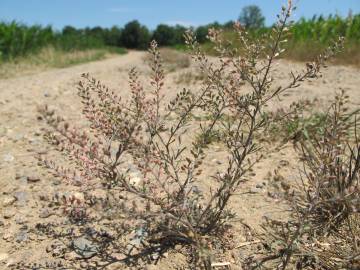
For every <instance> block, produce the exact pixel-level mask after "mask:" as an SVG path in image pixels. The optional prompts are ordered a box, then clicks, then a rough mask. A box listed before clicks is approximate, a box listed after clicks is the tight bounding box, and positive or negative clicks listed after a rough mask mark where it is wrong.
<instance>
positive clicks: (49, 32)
mask: <svg viewBox="0 0 360 270" xmlns="http://www.w3.org/2000/svg"><path fill="white" fill-rule="evenodd" d="M238 20H239V21H240V22H241V24H242V25H243V26H244V27H246V28H247V29H248V30H249V31H250V32H252V33H254V35H255V36H256V35H259V34H261V33H266V32H267V31H269V30H270V28H268V27H265V18H264V16H263V15H262V13H261V10H260V8H259V7H257V6H255V5H251V6H247V7H244V8H243V10H242V11H241V13H240V16H239V18H238ZM233 23H234V21H229V22H227V23H224V24H220V23H218V22H214V23H211V24H208V25H202V26H198V27H196V28H192V29H193V31H194V32H195V34H196V37H197V40H198V41H199V42H200V43H204V42H206V41H207V38H206V36H207V33H208V30H209V28H222V29H225V31H226V29H229V28H232V25H233ZM186 29H187V28H185V27H184V26H181V25H175V26H170V25H166V24H160V25H158V26H157V27H156V29H155V30H153V31H150V30H149V29H148V28H147V27H146V26H145V25H142V24H140V23H139V22H138V21H136V20H134V21H131V22H129V23H127V24H126V25H125V26H124V27H118V26H113V27H111V28H103V27H99V26H97V27H92V28H90V27H86V28H82V29H78V28H75V27H72V26H65V27H64V28H63V29H62V30H61V31H55V30H54V29H52V28H51V27H50V26H46V27H43V26H39V25H34V26H27V25H24V24H20V23H17V22H11V23H5V22H0V59H1V58H2V59H6V58H12V57H17V56H21V55H25V54H27V53H31V52H34V51H35V50H38V49H39V48H42V47H44V46H49V45H51V46H54V47H55V48H57V49H61V50H65V51H69V50H84V49H91V48H100V47H125V48H129V49H146V48H147V47H148V45H149V42H150V40H152V39H155V40H157V42H158V43H159V44H160V46H175V45H179V44H184V39H183V35H184V32H185V31H186ZM292 31H293V33H292V34H293V41H295V42H298V41H306V40H308V39H315V40H316V39H319V40H320V41H321V42H325V41H328V40H329V39H331V38H333V37H337V36H345V37H347V39H352V40H354V39H355V40H356V42H358V41H360V34H359V33H360V15H354V16H351V17H350V16H349V17H348V18H341V17H339V16H335V17H332V16H330V17H328V18H323V17H321V16H320V17H314V18H313V19H310V20H305V19H301V20H300V21H299V22H297V23H296V24H295V26H294V27H293V30H292Z"/></svg>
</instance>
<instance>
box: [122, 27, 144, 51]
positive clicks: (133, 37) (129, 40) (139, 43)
mask: <svg viewBox="0 0 360 270" xmlns="http://www.w3.org/2000/svg"><path fill="white" fill-rule="evenodd" d="M121 41H122V44H123V45H124V46H125V47H126V48H131V49H146V48H147V47H148V45H149V42H150V33H149V30H148V29H147V28H146V26H143V25H141V24H140V23H139V22H138V21H137V20H135V21H131V22H129V23H127V24H126V25H125V27H124V30H123V32H122V34H121Z"/></svg>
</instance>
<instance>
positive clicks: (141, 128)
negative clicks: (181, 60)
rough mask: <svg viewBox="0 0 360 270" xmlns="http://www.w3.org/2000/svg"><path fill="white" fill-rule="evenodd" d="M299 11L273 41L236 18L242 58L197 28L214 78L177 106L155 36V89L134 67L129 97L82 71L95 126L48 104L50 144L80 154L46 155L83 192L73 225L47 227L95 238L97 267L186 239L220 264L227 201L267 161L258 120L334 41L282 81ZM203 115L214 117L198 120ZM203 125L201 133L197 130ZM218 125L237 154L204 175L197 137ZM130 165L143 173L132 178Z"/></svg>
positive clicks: (226, 241) (227, 236) (195, 253)
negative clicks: (282, 58)
mask: <svg viewBox="0 0 360 270" xmlns="http://www.w3.org/2000/svg"><path fill="white" fill-rule="evenodd" d="M292 10H293V4H292V2H291V1H289V2H288V6H287V7H284V8H283V9H282V12H281V14H280V15H279V20H278V22H277V24H276V26H275V27H274V29H273V31H272V33H271V35H270V36H269V37H268V40H269V42H268V44H262V43H260V42H256V41H253V39H252V38H249V37H248V34H247V33H246V31H245V30H244V29H243V28H242V27H241V25H240V24H239V23H237V24H235V26H234V28H235V31H236V32H237V34H238V37H239V40H240V42H241V44H242V46H243V51H244V52H245V54H244V55H242V56H241V57H239V56H238V53H237V49H236V48H232V47H231V44H227V43H226V42H225V41H224V40H222V39H221V32H220V31H218V30H214V29H212V30H210V31H209V39H210V40H211V41H212V42H213V43H214V46H215V49H216V50H217V51H218V52H219V57H218V58H217V59H216V60H215V61H213V60H210V59H208V58H207V57H206V55H205V54H204V53H203V52H202V51H201V49H200V46H199V44H198V42H197V41H196V38H195V37H194V36H193V35H192V34H191V33H190V32H188V33H187V34H186V36H185V38H186V42H187V44H188V46H189V47H190V49H191V51H192V58H193V59H194V60H195V61H196V62H197V64H198V66H199V68H200V70H201V73H202V74H205V79H204V80H203V82H202V86H201V88H200V89H199V90H197V91H190V90H188V89H184V90H182V91H181V92H179V93H178V94H177V96H176V98H174V99H173V100H172V101H171V102H170V103H169V104H166V103H165V100H164V94H165V93H166V91H165V85H164V72H163V66H162V60H161V56H160V53H159V51H158V48H157V44H156V42H152V43H151V45H150V50H149V52H150V57H151V60H152V61H151V63H152V64H151V70H152V75H151V78H150V79H149V89H147V87H148V86H146V87H145V86H144V85H143V84H142V83H141V81H140V79H139V75H138V73H137V71H136V70H135V69H132V70H131V72H130V74H129V82H130V88H131V97H130V99H129V100H123V99H122V98H121V97H120V96H119V95H118V94H116V93H115V92H113V91H111V90H109V89H108V88H107V87H106V86H104V85H102V84H101V83H100V82H99V81H97V80H96V79H94V78H92V77H91V76H90V75H88V74H84V75H83V81H82V82H80V84H79V87H78V89H79V92H78V93H79V97H80V98H81V100H82V102H83V113H84V115H85V116H86V117H87V119H88V121H89V122H90V124H91V128H90V131H89V132H87V131H80V130H78V129H76V128H75V127H73V126H72V125H71V123H68V122H66V121H65V120H63V119H62V118H61V117H56V116H55V115H54V114H53V113H49V112H47V111H46V110H45V111H44V113H43V114H44V117H45V119H47V122H48V123H49V124H50V125H51V126H52V127H53V131H51V132H49V134H48V136H47V137H48V139H49V141H50V142H52V143H54V144H55V145H57V147H58V149H59V150H60V151H61V152H63V153H65V154H66V155H67V156H69V157H70V160H71V161H73V163H72V165H68V166H64V167H62V166H59V165H58V164H57V163H56V162H52V161H50V160H48V159H47V158H42V161H43V164H45V165H46V166H47V167H48V168H51V169H52V170H53V171H54V172H55V174H56V175H57V176H59V177H62V178H64V179H65V180H67V181H68V182H69V183H73V184H75V185H77V186H80V188H81V190H82V193H83V194H84V196H83V198H79V197H76V198H75V197H68V198H65V197H64V198H63V201H64V202H65V204H66V209H67V213H68V214H69V216H70V217H71V220H72V221H73V222H74V224H72V225H71V224H70V225H68V226H70V228H71V229H69V230H66V233H64V232H60V233H59V228H60V226H57V227H56V228H54V226H50V225H49V226H45V225H41V226H39V229H42V230H43V231H44V232H46V233H48V234H53V235H56V236H57V237H58V238H59V237H62V238H66V239H68V240H69V241H70V242H68V246H69V247H74V246H76V245H77V244H76V243H77V242H76V241H75V242H74V238H75V237H79V236H80V235H81V236H83V237H86V238H87V240H88V241H91V242H92V243H95V244H96V250H97V252H95V253H93V255H94V256H97V258H98V259H97V260H96V263H97V264H98V265H101V263H103V264H102V265H103V266H104V265H105V266H106V265H108V264H111V263H114V262H115V261H123V262H124V263H127V264H135V265H139V261H141V260H142V261H151V260H154V258H158V259H159V258H161V256H162V255H163V254H164V253H165V252H166V251H168V250H169V249H173V248H174V247H175V246H179V245H180V246H184V247H187V248H188V250H190V251H191V252H190V253H189V254H191V255H190V258H191V260H192V262H193V263H194V264H196V265H199V267H200V266H201V267H203V268H204V269H211V268H212V263H213V260H214V257H213V256H214V255H215V254H216V251H217V250H221V251H223V250H226V249H227V248H231V247H230V246H229V245H231V237H232V235H231V227H230V224H231V223H230V221H231V219H232V218H233V217H234V216H235V213H234V212H233V211H232V210H231V209H230V207H229V201H230V199H231V197H232V195H233V194H234V193H235V192H236V191H237V190H238V189H239V188H241V185H242V183H244V182H245V181H246V175H247V173H248V172H250V171H251V170H252V169H253V166H254V164H256V163H257V162H258V161H259V159H260V158H261V155H260V154H259V152H258V150H259V149H260V146H258V145H257V144H256V142H255V140H254V136H255V134H257V133H258V132H259V131H261V130H262V129H263V128H264V126H265V121H264V120H263V119H262V118H261V117H260V114H261V113H262V111H263V109H264V106H265V105H266V104H267V103H268V102H269V101H270V100H272V99H273V98H274V97H276V96H278V95H280V94H281V93H283V92H284V91H286V90H287V89H290V88H295V87H297V86H298V85H299V83H300V82H302V81H304V80H311V79H314V78H316V77H317V75H318V73H319V72H320V68H321V67H322V65H323V63H324V61H325V60H326V59H327V58H328V57H329V56H330V55H331V54H333V53H334V52H335V50H336V49H337V47H336V46H335V47H333V48H332V49H331V50H329V51H327V52H326V53H325V54H324V55H323V56H321V57H319V58H318V59H317V60H316V61H315V62H313V63H311V64H308V65H307V68H306V69H305V70H304V71H302V72H300V73H298V74H294V73H292V77H291V80H290V82H289V84H288V85H285V86H283V87H278V88H275V87H273V82H274V80H273V78H272V76H271V74H272V66H273V64H274V61H275V60H276V58H277V57H279V55H280V54H281V53H283V51H284V44H285V42H286V36H287V33H288V27H289V24H290V21H289V20H290V15H291V12H292ZM244 82H245V85H246V86H245V85H244ZM201 114H203V115H206V116H207V117H204V119H207V120H206V121H200V122H199V121H194V120H193V116H194V115H201ZM229 119H231V121H229ZM194 125H195V126H197V128H196V129H195V130H197V132H189V130H191V128H192V127H194ZM193 130H194V129H193ZM217 132H221V134H222V138H221V143H222V144H223V145H224V148H225V149H226V151H227V154H228V158H227V161H226V163H227V166H226V168H225V170H224V171H223V173H221V174H215V175H212V176H211V177H209V176H208V175H206V173H204V172H203V171H204V168H205V167H204V165H203V160H204V158H205V157H206V155H207V151H208V150H209V149H211V141H208V140H202V142H201V143H199V141H198V138H208V137H209V136H211V134H216V133H217ZM129 162H131V164H132V166H133V167H134V168H135V170H136V173H137V174H138V175H139V177H135V178H134V177H131V174H132V172H131V171H130V170H129V169H128V167H126V163H129ZM205 169H206V168H205ZM205 181H206V182H207V185H204V182H205ZM206 186H211V188H209V189H205V187H206ZM98 189H101V190H102V191H105V194H106V196H105V198H102V199H99V197H98V196H96V194H95V193H94V190H98ZM71 226H72V227H71ZM95 244H94V245H95ZM176 250H179V249H176ZM89 267H90V266H89Z"/></svg>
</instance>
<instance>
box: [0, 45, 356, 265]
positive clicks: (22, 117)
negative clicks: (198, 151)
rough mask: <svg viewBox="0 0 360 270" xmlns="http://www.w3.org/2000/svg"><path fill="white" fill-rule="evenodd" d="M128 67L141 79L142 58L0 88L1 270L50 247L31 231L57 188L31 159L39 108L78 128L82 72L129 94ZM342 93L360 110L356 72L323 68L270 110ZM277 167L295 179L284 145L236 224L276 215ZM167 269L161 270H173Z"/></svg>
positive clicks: (41, 146)
mask: <svg viewBox="0 0 360 270" xmlns="http://www.w3.org/2000/svg"><path fill="white" fill-rule="evenodd" d="M134 66H136V67H139V69H140V71H145V72H146V70H147V69H146V68H145V67H144V61H143V53H142V52H130V53H128V54H127V55H124V56H119V57H115V58H112V59H107V60H104V61H99V62H93V63H88V64H84V65H79V66H75V67H70V68H66V69H56V70H49V71H46V72H43V73H39V74H34V75H30V76H24V77H18V78H13V79H6V80H1V81H0V186H1V193H0V269H7V267H8V266H10V265H12V264H13V263H14V262H16V261H17V260H19V259H20V258H21V259H25V260H30V259H31V261H36V260H40V261H41V260H43V259H44V257H46V256H47V255H46V254H47V253H46V249H47V247H48V246H49V242H48V241H46V240H45V239H43V238H41V237H39V236H37V235H36V233H35V231H34V226H35V225H36V223H37V222H38V221H39V219H44V220H46V219H49V220H51V219H53V218H56V217H55V216H54V215H52V213H51V212H47V211H49V210H47V205H48V204H49V203H50V198H51V196H52V195H53V194H54V193H56V192H59V191H60V190H61V189H62V184H59V183H58V181H56V179H54V178H53V177H51V176H50V175H49V174H48V173H47V172H46V171H45V170H43V169H40V168H39V167H38V166H37V160H36V159H35V155H36V154H37V153H39V152H46V151H48V146H47V145H46V143H44V141H43V139H42V137H41V127H42V126H43V124H41V122H40V121H39V120H38V119H37V117H38V113H37V107H38V106H42V105H43V104H48V105H49V106H52V107H53V108H55V109H56V110H57V111H58V112H62V113H63V115H64V116H65V117H67V118H68V119H74V121H75V122H78V123H81V113H80V110H79V108H80V104H79V101H78V99H77V98H76V84H77V82H78V81H79V78H80V75H81V73H83V72H88V73H90V74H92V75H93V76H95V77H96V78H98V79H100V80H101V81H102V82H104V83H105V84H107V85H108V86H110V87H111V88H114V89H118V90H119V91H121V92H122V91H124V93H127V92H128V85H127V81H128V80H127V72H128V71H129V69H130V68H131V67H134ZM302 66H303V65H301V64H294V63H290V62H280V63H279V64H278V65H277V66H276V70H277V71H276V74H277V76H278V77H279V78H280V80H279V81H280V83H282V82H284V81H285V80H286V78H287V77H288V75H287V74H288V73H289V71H290V70H299V69H301V68H302ZM184 72H185V70H181V71H176V72H173V73H171V74H170V76H169V77H168V79H167V86H168V88H167V89H168V90H167V91H168V92H169V93H171V94H173V93H175V90H176V89H178V90H179V89H182V88H183V87H184V85H179V84H176V83H175V81H176V80H177V79H178V78H179V76H181V74H183V73H184ZM340 89H344V90H346V91H347V93H348V94H349V95H350V96H351V103H352V105H353V106H354V107H358V108H359V107H360V70H358V69H355V68H351V67H343V66H334V67H329V68H328V69H327V70H326V71H325V72H324V74H323V78H320V79H319V80H317V81H315V82H311V83H308V82H307V83H305V84H304V85H303V86H301V87H299V88H297V89H295V90H293V91H291V92H289V93H288V94H287V95H286V96H285V97H284V98H283V100H282V101H281V102H276V103H274V104H273V106H274V107H277V106H279V105H284V104H285V105H288V104H290V103H291V102H292V101H295V100H299V99H300V98H309V99H313V98H319V99H320V100H321V102H323V103H324V104H327V102H328V101H329V100H331V99H332V98H333V96H334V93H335V92H336V91H339V90H340ZM215 159H216V160H215ZM210 160H212V161H214V160H215V161H214V162H215V164H218V169H219V168H220V167H221V164H222V163H223V162H222V160H221V155H219V154H217V153H216V152H214V153H212V154H211V158H210ZM209 162H210V163H211V161H209ZM284 164H285V165H284ZM209 166H210V167H211V168H214V167H215V169H216V167H217V165H215V166H214V165H211V164H209ZM276 167H279V168H280V169H281V170H283V173H284V174H286V175H287V176H290V177H296V174H297V170H296V168H297V161H296V159H295V158H294V156H293V152H292V148H291V146H290V145H288V146H285V147H284V148H282V149H281V150H279V151H278V152H277V153H276V154H271V155H269V156H267V157H266V158H265V159H264V160H263V161H262V163H261V164H259V165H258V167H257V174H256V175H255V176H253V178H254V181H252V182H251V183H249V184H247V185H246V187H244V189H245V192H247V191H251V192H250V193H249V194H246V195H242V196H237V197H235V198H234V200H233V205H235V206H236V209H237V212H238V213H239V216H240V218H242V219H245V220H248V221H249V223H250V224H251V225H254V226H256V225H257V224H259V221H260V220H261V217H262V216H263V215H266V214H271V213H273V212H276V211H277V209H276V208H274V205H276V204H277V201H276V200H275V199H274V198H270V197H269V196H268V192H267V189H266V183H265V182H266V175H267V173H268V172H269V171H270V172H272V171H273V170H274V168H276ZM215 169H212V170H215ZM280 209H281V207H280V208H279V209H278V210H279V211H280ZM169 265H170V264H169ZM169 265H167V266H164V268H163V269H172V268H171V266H169Z"/></svg>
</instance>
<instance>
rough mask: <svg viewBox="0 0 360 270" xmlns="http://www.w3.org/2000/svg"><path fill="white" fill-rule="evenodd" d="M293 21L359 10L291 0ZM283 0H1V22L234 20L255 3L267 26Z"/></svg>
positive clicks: (341, 0)
mask: <svg viewBox="0 0 360 270" xmlns="http://www.w3.org/2000/svg"><path fill="white" fill-rule="evenodd" d="M295 1H296V2H298V4H297V6H298V10H297V11H296V13H295V14H294V15H295V16H294V19H295V20H296V19H299V18H300V17H302V16H304V17H312V16H313V15H314V14H324V15H328V14H340V15H342V16H346V15H347V14H348V12H349V10H350V9H351V10H353V12H354V13H360V0H295ZM284 2H286V0H0V20H3V21H11V20H17V21H20V22H23V23H27V24H35V23H38V24H43V25H52V26H54V27H55V28H56V29H61V28H62V27H63V26H65V25H73V26H76V27H86V26H90V27H92V26H97V25H100V26H103V27H109V26H112V25H119V26H123V25H124V24H125V23H127V22H129V21H131V20H133V19H137V20H139V21H140V22H141V23H143V24H145V25H147V26H148V27H149V28H150V29H154V28H155V27H156V25H158V24H159V23H167V24H177V23H179V24H183V25H185V26H189V25H194V26H197V25H201V24H206V23H210V22H214V21H218V22H220V23H224V22H226V21H229V20H235V19H237V17H238V16H239V13H240V11H241V9H242V7H244V6H246V5H249V4H256V5H258V6H260V7H261V9H262V11H263V14H264V15H265V17H266V24H268V25H269V24H271V23H273V22H274V19H275V18H276V14H277V13H278V11H279V9H280V7H281V5H282V4H283V3H284Z"/></svg>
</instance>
